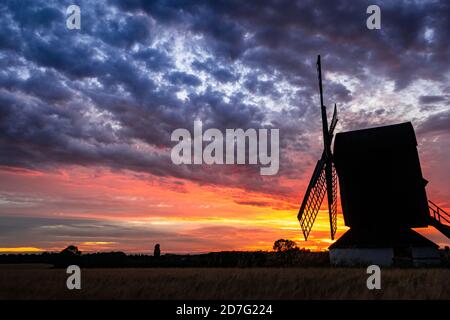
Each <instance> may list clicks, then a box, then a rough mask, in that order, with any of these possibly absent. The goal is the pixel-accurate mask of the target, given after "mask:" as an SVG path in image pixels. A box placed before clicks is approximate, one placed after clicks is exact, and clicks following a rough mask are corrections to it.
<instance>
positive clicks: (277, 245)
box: [273, 239, 298, 252]
mask: <svg viewBox="0 0 450 320" xmlns="http://www.w3.org/2000/svg"><path fill="white" fill-rule="evenodd" d="M296 249H298V248H297V244H296V243H295V242H294V241H292V240H288V239H278V240H277V241H275V242H274V243H273V250H275V251H276V252H286V251H291V250H296Z"/></svg>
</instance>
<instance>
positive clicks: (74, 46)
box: [0, 0, 450, 253]
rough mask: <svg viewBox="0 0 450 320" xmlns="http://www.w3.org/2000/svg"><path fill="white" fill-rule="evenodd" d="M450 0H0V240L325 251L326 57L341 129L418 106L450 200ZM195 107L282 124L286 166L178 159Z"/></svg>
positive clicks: (439, 190)
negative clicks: (317, 198)
mask: <svg viewBox="0 0 450 320" xmlns="http://www.w3.org/2000/svg"><path fill="white" fill-rule="evenodd" d="M449 5H450V4H449V3H447V2H434V1H430V2H427V1H425V2H424V3H421V4H420V5H412V4H409V3H403V2H395V3H394V2H392V3H391V2H390V3H389V4H388V3H382V4H380V6H381V11H382V14H383V15H384V16H385V17H386V19H385V18H383V19H382V29H380V30H369V29H368V28H367V27H366V23H365V19H366V16H367V13H366V9H367V4H366V3H364V1H362V2H360V1H358V2H356V1H352V2H351V1H345V2H342V1H333V2H320V1H319V2H318V1H313V2H308V1H299V2H298V1H297V2H296V1H264V2H263V3H262V2H261V3H260V2H259V1H258V4H256V1H255V2H246V4H245V5H242V3H241V1H238V2H235V1H225V2H223V3H220V4H217V3H216V2H215V1H212V2H205V1H198V2H192V3H189V4H184V5H183V4H181V5H179V4H177V3H171V2H167V1H158V0H155V1H151V4H148V3H146V2H142V1H141V2H139V1H133V2H131V3H127V2H125V1H114V2H111V1H108V2H106V1H96V2H95V3H94V2H92V3H88V2H86V3H85V4H83V7H82V19H81V21H82V26H81V29H80V30H68V29H66V28H65V12H66V8H65V6H64V3H63V2H59V1H56V2H50V3H48V2H47V1H30V2H23V3H22V2H21V4H20V5H17V4H16V3H15V2H14V1H12V2H5V3H0V14H1V20H0V21H1V24H2V28H0V253H6V252H41V251H58V250H61V249H62V248H64V247H66V246H67V245H69V244H74V245H77V246H78V247H79V248H80V249H81V250H82V251H111V250H121V251H126V252H144V253H151V252H153V248H154V245H155V244H156V243H159V244H160V245H161V250H162V252H163V253H164V252H166V253H168V252H171V253H185V252H190V253H196V252H209V251H221V250H270V249H271V248H272V245H273V242H274V241H275V240H277V239H280V238H285V239H286V238H287V239H291V240H294V241H296V242H297V244H298V245H299V246H300V247H305V248H309V249H312V250H325V249H326V248H327V247H328V246H329V245H330V243H331V240H330V237H329V223H328V220H327V219H328V218H327V214H326V212H325V210H324V211H322V212H321V213H319V216H318V218H317V220H316V224H315V226H314V228H313V231H312V233H311V234H310V238H309V239H308V241H307V242H305V241H304V240H303V236H302V233H301V230H300V227H299V223H298V221H297V213H298V208H299V206H300V203H301V200H302V198H303V195H304V192H305V189H306V187H307V184H308V182H309V179H310V177H311V174H312V170H313V168H314V165H315V163H316V161H317V159H318V158H319V157H320V155H321V153H322V134H321V119H320V117H321V115H320V108H319V98H318V85H317V73H316V65H315V63H316V57H317V54H321V56H322V70H323V87H324V103H325V105H327V106H333V105H334V103H336V104H337V109H338V118H339V122H338V125H337V127H336V132H343V131H350V130H357V129H363V128H369V127H374V126H382V125H390V124H395V123H401V122H407V121H411V122H412V124H413V126H414V128H415V132H416V136H417V142H418V151H419V155H420V160H421V165H422V171H423V176H424V178H425V179H427V180H428V181H429V183H428V185H427V195H428V197H429V199H431V200H433V201H434V202H435V203H437V204H438V205H440V206H441V207H442V208H443V209H446V210H447V211H450V187H449V184H448V181H449V180H450V170H449V169H450V168H449V163H450V162H449V159H450V148H449V147H448V146H449V145H450V108H449V105H450V86H449V83H450V61H449V57H450V49H449V48H450V42H449V37H448V30H449V26H448V21H450V19H449V17H448V12H450V8H449ZM329 109H330V110H331V108H329ZM328 116H329V117H331V114H329V115H328ZM196 120H201V121H202V122H203V124H204V130H206V129H207V128H217V129H219V130H221V132H224V131H225V129H227V128H231V129H237V128H242V129H249V128H253V129H260V128H264V129H279V130H280V170H279V172H278V174H277V175H274V176H261V175H260V174H259V173H260V171H259V166H251V165H244V166H240V165H212V166H207V165H202V166H194V165H192V166H176V165H174V164H173V163H172V162H171V160H170V150H171V147H172V146H173V145H174V144H175V143H173V142H172V141H171V139H170V137H171V133H172V132H173V130H175V129H178V128H184V129H188V130H190V131H192V127H193V123H194V121H196ZM325 208H326V204H325V203H324V204H323V209H325ZM345 230H346V228H345V226H344V225H343V219H342V215H341V213H340V214H339V216H338V234H337V236H338V237H339V236H340V235H341V234H342V233H343V232H344V231H345ZM420 232H421V233H422V234H424V235H426V236H427V237H429V238H430V239H432V240H433V241H435V242H436V243H438V244H439V245H441V246H445V245H449V240H448V239H447V238H444V237H443V236H442V235H440V233H439V232H438V231H436V230H435V229H433V228H427V229H423V230H420Z"/></svg>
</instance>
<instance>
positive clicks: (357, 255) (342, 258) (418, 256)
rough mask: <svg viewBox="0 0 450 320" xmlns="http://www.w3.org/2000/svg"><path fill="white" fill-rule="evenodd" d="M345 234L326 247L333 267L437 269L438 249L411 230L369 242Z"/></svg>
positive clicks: (351, 233) (439, 261)
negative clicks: (430, 267)
mask: <svg viewBox="0 0 450 320" xmlns="http://www.w3.org/2000/svg"><path fill="white" fill-rule="evenodd" d="M361 237H364V235H362V236H361V235H355V233H354V232H352V231H351V230H349V231H347V233H345V234H344V235H343V236H342V237H341V238H340V239H338V240H337V241H336V242H335V243H334V244H332V245H331V246H330V247H329V253H330V263H331V264H332V265H336V266H361V265H372V264H375V265H378V266H393V265H397V266H416V267H420V266H438V265H440V263H441V260H440V255H439V250H438V245H436V244H435V243H434V242H432V241H430V240H428V239H427V238H425V237H423V236H422V235H420V234H418V233H417V232H415V231H412V230H410V229H407V230H402V231H401V232H398V233H396V234H393V235H392V236H391V237H389V236H388V237H383V239H379V240H378V239H377V240H373V239H368V238H366V237H364V239H361Z"/></svg>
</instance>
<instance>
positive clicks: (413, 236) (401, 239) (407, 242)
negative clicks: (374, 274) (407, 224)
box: [329, 228, 438, 249]
mask: <svg viewBox="0 0 450 320" xmlns="http://www.w3.org/2000/svg"><path fill="white" fill-rule="evenodd" d="M397 246H411V247H438V245H437V244H435V243H434V242H433V241H431V240H428V239H427V238H425V237H424V236H422V235H421V234H419V233H417V232H416V231H413V230H411V229H407V228H405V229H397V230H372V231H370V230H357V229H350V230H348V231H347V232H346V233H344V234H343V235H342V236H341V237H340V238H339V239H338V240H337V241H336V242H335V243H333V244H332V245H331V246H330V247H329V249H338V248H390V247H397Z"/></svg>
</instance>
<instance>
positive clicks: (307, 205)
mask: <svg viewBox="0 0 450 320" xmlns="http://www.w3.org/2000/svg"><path fill="white" fill-rule="evenodd" d="M324 168H325V161H324V160H323V159H320V160H319V161H317V164H316V167H315V169H314V173H313V176H312V178H311V181H310V183H309V186H308V189H307V190H306V194H305V197H304V198H303V202H302V205H301V206H300V210H299V213H298V220H299V221H300V227H301V228H302V232H303V236H304V237H305V240H307V239H308V236H309V233H310V232H311V229H312V226H313V225H314V221H315V220H316V217H317V214H318V213H319V210H320V206H321V205H322V202H323V198H324V197H325V193H326V178H325V170H324Z"/></svg>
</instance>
